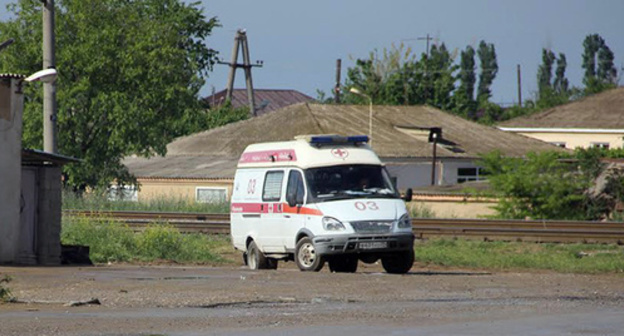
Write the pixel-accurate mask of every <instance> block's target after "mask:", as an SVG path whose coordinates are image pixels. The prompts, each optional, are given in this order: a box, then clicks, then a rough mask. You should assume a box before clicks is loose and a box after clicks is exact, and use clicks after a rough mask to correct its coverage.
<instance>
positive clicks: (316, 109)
mask: <svg viewBox="0 0 624 336" xmlns="http://www.w3.org/2000/svg"><path fill="white" fill-rule="evenodd" d="M368 126H369V107H368V106H367V105H323V104H305V103H304V104H296V105H292V106H289V107H286V108H284V109H281V110H279V111H275V112H273V113H269V114H265V115H262V116H259V117H256V118H252V119H248V120H243V121H240V122H237V123H232V124H228V125H225V126H223V127H219V128H216V129H212V130H208V131H205V132H200V133H196V134H193V135H189V136H186V137H181V138H178V139H176V140H174V141H173V142H171V143H170V144H169V145H168V146H167V156H165V157H160V158H152V159H141V158H135V159H126V161H124V163H125V164H126V165H127V166H128V168H129V169H130V172H131V173H133V174H135V175H136V176H137V177H142V176H163V177H179V178H183V177H200V176H201V177H206V178H216V177H224V178H228V177H232V176H233V175H234V171H235V167H236V163H237V161H238V158H239V157H240V155H241V153H242V152H243V150H244V149H245V147H246V146H247V145H249V144H252V143H258V142H269V141H284V140H292V139H293V138H294V137H295V136H296V135H302V134H339V135H355V134H368ZM409 127H412V128H415V127H420V128H426V127H441V128H442V139H441V141H440V142H439V144H438V148H437V156H438V157H439V158H454V159H458V158H465V159H471V158H477V157H479V155H480V154H484V153H487V152H490V151H492V150H500V151H501V152H502V154H504V155H508V156H523V155H525V154H526V153H528V152H530V151H544V150H562V149H560V148H558V147H556V146H553V145H550V144H548V143H545V142H542V141H539V140H535V139H531V138H528V137H525V136H522V135H517V134H513V133H508V132H503V131H500V130H498V129H496V128H494V127H489V126H484V125H480V124H477V123H474V122H471V121H468V120H465V119H462V118H460V117H457V116H455V115H452V114H449V113H446V112H443V111H441V110H438V109H435V108H432V107H428V106H375V107H374V116H373V137H372V139H373V141H372V146H373V149H374V150H375V151H376V152H377V154H378V155H379V156H380V157H381V158H382V160H383V159H384V158H388V159H390V158H410V159H424V158H431V156H432V153H433V144H432V143H430V142H429V141H428V139H427V137H426V136H419V135H410V134H409V132H406V131H405V129H407V128H409ZM401 129H403V131H402V130H401ZM210 162H213V163H214V165H213V166H205V167H201V165H202V164H204V163H210Z"/></svg>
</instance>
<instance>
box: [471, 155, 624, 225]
mask: <svg viewBox="0 0 624 336" xmlns="http://www.w3.org/2000/svg"><path fill="white" fill-rule="evenodd" d="M601 156H602V153H600V151H599V150H598V149H587V150H586V149H580V150H577V151H576V152H575V153H574V154H573V155H570V154H567V153H560V152H542V153H529V154H527V156H526V158H509V157H503V156H502V155H501V154H500V153H499V152H492V153H489V154H487V155H485V156H484V157H483V159H482V161H481V163H480V164H481V165H482V166H483V167H484V168H485V170H486V171H487V172H488V173H489V174H490V175H489V181H490V185H491V186H492V188H493V189H494V191H495V192H496V193H497V194H498V195H499V196H500V198H499V203H498V205H497V206H496V210H497V212H498V216H500V217H503V218H515V219H524V218H527V217H528V218H532V219H571V220H596V219H599V218H604V217H605V216H606V215H607V214H608V213H609V211H610V207H611V206H612V205H613V204H612V203H609V202H607V199H608V197H607V198H605V197H604V196H603V195H600V194H598V193H597V194H593V195H592V194H591V193H590V192H588V190H589V189H590V187H591V186H592V185H594V181H595V179H596V178H597V177H598V175H599V174H601V173H602V171H603V168H604V166H603V165H602V163H601V162H600V158H601ZM562 159H567V160H562ZM613 182H615V181H610V182H609V185H608V187H613V186H616V185H617V183H613ZM621 182H622V181H621V180H619V183H621ZM613 189H617V188H613ZM605 190H607V192H611V191H610V190H609V189H608V188H606V189H605ZM618 190H622V188H619V189H618Z"/></svg>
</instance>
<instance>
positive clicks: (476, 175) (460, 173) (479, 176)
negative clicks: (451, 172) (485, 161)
mask: <svg viewBox="0 0 624 336" xmlns="http://www.w3.org/2000/svg"><path fill="white" fill-rule="evenodd" d="M481 180H485V176H484V174H483V169H481V168H479V167H473V168H457V183H464V182H468V181H481Z"/></svg>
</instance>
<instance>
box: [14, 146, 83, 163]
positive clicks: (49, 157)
mask: <svg viewBox="0 0 624 336" xmlns="http://www.w3.org/2000/svg"><path fill="white" fill-rule="evenodd" d="M80 161H81V160H79V159H76V158H74V157H71V156H65V155H60V154H53V153H48V152H44V151H41V150H37V149H27V148H24V149H22V164H23V165H43V164H46V163H48V162H49V163H52V164H54V165H64V164H68V163H73V162H80Z"/></svg>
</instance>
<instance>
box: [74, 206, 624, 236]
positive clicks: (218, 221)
mask: <svg viewBox="0 0 624 336" xmlns="http://www.w3.org/2000/svg"><path fill="white" fill-rule="evenodd" d="M63 215H64V216H68V217H80V216H83V217H91V218H100V219H102V220H106V219H112V220H117V221H120V222H124V223H125V224H127V225H128V226H129V227H130V228H132V229H133V230H134V231H137V232H138V231H142V230H144V229H145V228H146V227H147V226H148V225H149V224H153V223H159V222H161V223H163V222H166V223H168V224H170V225H172V226H174V227H176V228H177V229H179V230H180V232H183V233H204V234H229V232H230V215H229V214H209V213H175V212H140V211H74V210H68V211H64V212H63ZM412 228H413V232H414V235H415V236H416V238H420V239H427V238H434V237H447V238H450V237H458V238H459V237H461V238H468V239H481V240H492V241H499V240H500V241H528V242H568V243H570V242H579V243H616V244H624V223H622V222H594V221H553V220H545V221H538V220H500V219H439V218H415V219H413V220H412Z"/></svg>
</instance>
